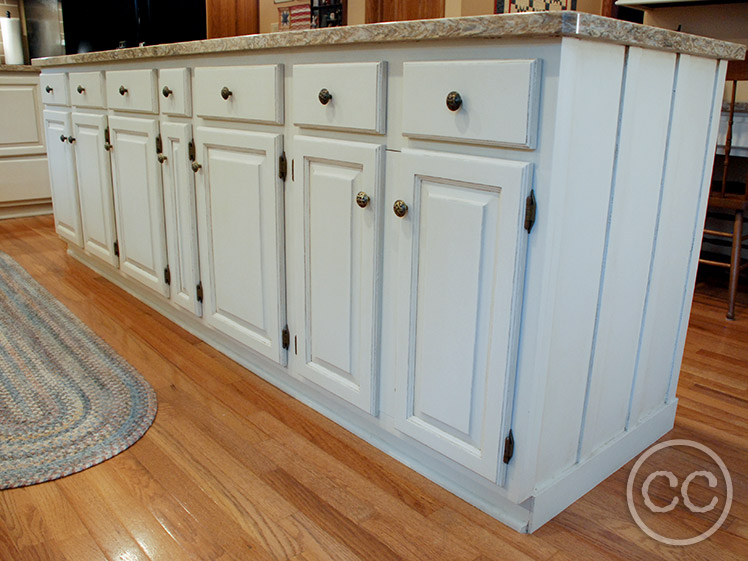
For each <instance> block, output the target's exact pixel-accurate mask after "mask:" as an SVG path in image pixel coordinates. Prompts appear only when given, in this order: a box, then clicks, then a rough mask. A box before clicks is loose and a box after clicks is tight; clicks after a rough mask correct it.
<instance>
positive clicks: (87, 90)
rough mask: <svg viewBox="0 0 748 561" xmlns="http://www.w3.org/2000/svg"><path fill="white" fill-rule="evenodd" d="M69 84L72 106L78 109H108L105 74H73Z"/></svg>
mask: <svg viewBox="0 0 748 561" xmlns="http://www.w3.org/2000/svg"><path fill="white" fill-rule="evenodd" d="M68 84H69V86H70V87H69V91H70V101H71V103H72V105H74V106H76V107H95V108H105V107H106V98H105V97H104V73H103V72H71V73H70V80H69V81H68Z"/></svg>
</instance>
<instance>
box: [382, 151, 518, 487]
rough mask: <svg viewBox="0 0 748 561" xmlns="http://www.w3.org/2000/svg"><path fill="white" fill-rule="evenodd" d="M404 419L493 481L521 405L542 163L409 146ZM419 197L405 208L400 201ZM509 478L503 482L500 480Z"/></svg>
mask: <svg viewBox="0 0 748 561" xmlns="http://www.w3.org/2000/svg"><path fill="white" fill-rule="evenodd" d="M398 169H399V171H398V181H397V182H396V185H395V186H393V188H392V189H391V191H390V197H389V198H388V201H387V203H388V212H387V215H386V216H387V217H386V219H385V220H386V222H385V227H386V228H387V229H388V230H390V231H394V232H396V233H397V235H396V239H397V242H396V244H397V246H396V249H397V252H396V254H392V255H388V256H387V259H388V261H387V262H386V263H385V267H387V266H388V265H390V266H393V267H395V268H396V271H397V273H396V279H397V281H396V282H397V288H396V300H397V301H396V303H394V306H395V310H396V317H397V319H396V326H395V328H396V333H397V336H396V341H397V343H396V345H397V348H396V350H395V355H396V385H397V387H396V393H395V395H396V402H397V411H396V418H395V426H396V428H397V429H399V430H400V431H402V432H403V433H405V434H407V435H409V436H411V437H413V438H415V439H416V440H419V441H420V442H422V443H424V444H426V445H428V446H429V447H431V448H433V449H434V450H436V451H438V452H440V453H442V454H444V455H445V456H447V457H449V458H451V459H452V460H454V461H456V462H458V463H460V464H462V465H464V466H466V467H467V468H469V469H471V470H473V471H475V472H476V473H479V474H480V475H482V476H483V477H486V478H488V479H490V480H492V481H496V480H497V478H501V477H502V473H501V472H500V470H499V466H503V464H500V463H499V454H500V452H501V448H502V443H503V441H504V439H505V437H506V436H507V432H508V427H509V418H510V412H511V404H512V394H513V381H514V370H515V354H516V353H515V351H516V341H517V331H518V329H519V322H518V318H519V313H520V301H521V287H522V275H523V269H524V262H525V240H526V237H527V232H526V231H525V230H524V228H523V226H524V210H525V198H526V196H527V194H528V191H529V185H530V170H531V168H530V164H527V163H520V162H510V161H506V160H498V159H489V158H479V157H469V156H453V155H448V154H441V153H430V152H417V151H411V150H403V153H402V155H401V156H400V161H399V166H398ZM392 198H397V199H398V200H401V201H403V202H405V203H406V204H407V207H408V210H407V214H405V216H403V217H398V216H396V215H395V214H394V213H393V210H392V201H391V200H390V199H392ZM499 480H500V479H499Z"/></svg>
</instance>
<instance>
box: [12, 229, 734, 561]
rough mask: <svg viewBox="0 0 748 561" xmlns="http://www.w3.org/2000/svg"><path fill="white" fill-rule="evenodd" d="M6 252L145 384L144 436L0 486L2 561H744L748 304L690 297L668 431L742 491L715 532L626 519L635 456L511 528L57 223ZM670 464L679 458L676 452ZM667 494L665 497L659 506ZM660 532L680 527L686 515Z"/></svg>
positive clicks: (19, 236)
mask: <svg viewBox="0 0 748 561" xmlns="http://www.w3.org/2000/svg"><path fill="white" fill-rule="evenodd" d="M0 250H2V251H4V252H6V253H8V254H9V255H11V256H12V257H13V258H14V259H16V261H18V263H20V264H21V265H22V266H23V267H24V268H25V269H26V270H27V271H28V272H29V273H30V274H31V275H32V276H34V277H35V278H36V279H37V280H38V281H39V282H40V283H41V284H42V285H44V286H45V287H46V288H47V289H48V290H49V291H50V292H51V293H52V294H53V295H54V296H55V297H57V298H58V299H59V300H60V301H62V302H63V303H64V304H65V305H66V306H68V307H69V308H70V309H71V310H72V311H73V313H75V315H77V316H78V317H79V318H81V319H82V320H83V321H84V322H85V323H87V324H88V325H89V326H90V327H91V328H92V329H93V330H94V331H95V332H96V333H98V334H99V335H100V336H101V337H103V338H104V339H105V340H106V341H107V342H108V343H109V344H110V345H111V346H112V347H113V348H114V349H115V350H116V351H117V352H119V353H120V354H121V355H122V356H124V357H125V358H126V359H127V360H128V361H129V362H130V363H131V364H133V366H135V368H137V369H138V370H139V371H140V372H141V373H142V374H143V375H144V376H145V377H146V378H147V379H148V380H149V381H150V383H151V384H152V385H153V386H154V388H155V389H156V391H157V393H158V398H159V413H158V417H157V419H156V422H155V423H154V425H153V427H152V428H151V429H150V430H149V431H148V433H147V434H146V435H145V437H144V438H143V439H141V440H140V441H139V442H138V443H136V444H135V445H134V446H133V447H131V448H130V449H129V450H127V451H125V452H123V453H122V454H120V455H118V456H116V457H115V458H113V459H111V460H109V461H107V462H105V463H103V464H101V465H99V466H96V467H93V468H91V469H88V470H86V471H84V472H81V473H79V474H76V475H72V476H70V477H66V478H63V479H60V480H57V481H53V482H48V483H44V484H41V485H35V486H31V487H26V488H22V489H14V490H7V491H0V560H1V561H26V560H28V561H32V560H50V561H99V560H109V561H114V560H122V561H144V560H153V561H156V560H168V561H180V560H182V559H186V560H187V559H189V560H193V559H194V560H200V561H213V560H222V561H223V560H226V561H228V560H236V561H246V560H258V561H266V560H290V561H312V560H328V559H333V560H345V561H349V560H350V561H353V560H357V559H367V560H369V559H370V560H376V561H386V560H428V561H437V560H442V559H443V560H449V561H461V560H464V561H489V560H503V559H506V560H512V561H523V560H530V559H537V560H548V561H570V560H572V559H574V560H579V559H595V560H624V559H626V560H629V559H635V560H648V561H649V560H656V559H663V560H675V559H704V560H707V559H709V560H710V561H714V560H732V559H734V560H739V559H745V558H746V555H747V552H748V497H747V495H746V492H748V307H746V306H744V305H741V306H740V307H739V308H738V314H737V317H738V319H737V321H734V322H727V321H726V320H725V318H724V315H725V312H724V307H725V306H724V302H722V301H720V300H718V299H715V298H713V297H712V296H709V295H705V294H702V293H700V292H699V293H697V298H696V302H695V304H694V307H693V313H692V315H691V322H690V327H689V334H688V340H687V345H686V353H685V359H684V363H683V372H682V375H681V381H680V385H679V388H678V395H679V398H680V404H679V407H678V416H677V418H676V426H675V429H674V430H673V431H672V432H671V433H669V434H668V435H666V437H664V439H663V440H668V439H671V438H688V439H693V440H695V441H698V442H701V443H704V444H706V445H707V446H709V447H710V448H712V449H713V450H714V451H715V452H717V453H718V454H719V455H720V456H721V457H722V458H723V459H724V460H725V462H726V464H727V466H728V468H729V470H730V472H731V474H732V479H733V484H734V488H735V495H734V502H733V505H732V510H731V513H730V515H729V517H728V518H727V520H726V521H725V524H724V525H723V526H722V528H721V529H720V530H719V531H718V532H716V533H715V534H714V535H713V536H712V537H711V538H709V539H707V540H706V541H703V542H701V543H699V544H696V545H693V546H689V547H685V548H679V547H674V546H666V545H662V544H660V543H659V542H657V541H655V540H653V539H651V538H650V537H648V536H647V535H645V534H644V533H643V532H642V531H641V530H640V529H639V528H638V527H637V526H636V525H635V524H634V522H633V520H632V517H631V515H630V513H629V510H628V507H627V503H626V481H627V478H628V475H629V472H630V470H631V467H632V465H633V461H632V462H631V463H629V464H628V465H627V466H625V467H624V468H622V469H621V470H619V471H618V472H617V473H615V474H614V475H612V476H611V477H610V478H608V479H607V480H606V481H605V482H604V483H603V484H601V485H599V486H598V487H597V488H595V489H594V490H593V491H591V492H590V493H589V494H587V495H586V496H585V497H583V498H582V499H581V500H579V501H577V502H576V503H575V504H574V505H572V506H571V507H570V508H569V509H567V510H566V511H565V512H563V513H562V514H561V515H559V516H558V517H556V518H555V519H554V520H552V521H551V522H549V523H548V524H547V525H545V526H544V527H542V528H541V529H540V530H538V531H537V532H536V533H535V534H533V535H529V536H528V535H521V534H518V533H516V532H514V531H513V530H510V529H509V528H507V527H505V526H504V525H502V524H501V523H499V522H497V521H495V520H493V519H492V518H490V517H489V516H488V515H486V514H483V513H482V512H480V511H478V510H477V509H475V508H473V507H471V506H470V505H468V504H467V503H465V502H463V501H462V500H460V499H458V498H456V497H454V496H453V495H451V494H450V493H448V492H446V491H444V490H443V489H441V488H440V487H438V486H436V485H435V484H433V483H431V482H429V481H428V480H426V479H424V478H423V477H421V476H419V475H417V474H416V473H414V472H412V471H411V470H409V469H408V468H406V467H404V466H403V465H401V464H399V463H398V462H396V461H394V460H392V459H390V458H389V457H388V456H386V455H385V454H383V453H382V452H379V451H378V450H376V449H375V448H373V447H371V446H369V445H368V444H366V443H364V442H363V441H361V440H359V439H358V438H356V437H354V436H352V435H351V434H349V433H347V432H346V431H345V430H343V429H341V428H339V427H338V426H337V425H335V424H333V423H332V422H330V421H328V420H327V419H325V418H324V417H322V416H321V415H319V414H317V413H315V412H313V411H312V410H311V409H309V408H307V407H305V406H303V405H301V404H300V403H299V402H297V401H295V400H293V399H292V398H290V397H288V396H286V395H285V394H283V393H282V392H280V391H279V390H276V389H275V388H274V387H272V386H270V385H269V384H267V383H265V382H263V381H262V380H260V379H259V378H257V377H255V376H253V375H252V374H251V373H249V372H248V371H246V370H245V369H243V368H241V367H240V366H238V365H236V364H235V363H233V362H232V361H230V360H229V359H227V358H225V357H224V356H223V355H221V354H220V353H218V352H217V351H215V350H213V349H212V348H211V347H209V346H208V345H206V344H204V343H202V342H201V341H200V340H198V339H197V338H195V337H193V336H191V335H189V334H188V333H186V332H185V331H184V330H182V329H180V328H179V327H177V326H175V325H174V324H172V323H171V322H169V321H168V320H166V319H164V318H162V317H161V316H159V315H158V314H157V313H155V312H153V311H151V310H150V309H149V308H147V307H146V306H145V305H143V304H141V303H140V302H139V301H137V300H136V299H134V298H133V297H131V296H129V295H128V294H126V293H125V292H123V291H122V290H120V289H118V288H116V287H114V286H113V285H112V284H110V283H109V282H107V281H105V280H104V279H102V278H101V277H99V276H98V275H96V274H95V273H93V272H92V271H90V270H89V269H87V268H85V267H84V266H82V265H80V264H78V263H77V262H76V261H74V260H73V259H71V258H69V257H67V256H66V254H65V251H64V245H63V243H62V242H60V241H59V240H58V239H57V237H56V236H55V234H54V232H53V227H52V219H51V217H41V218H27V219H14V220H6V221H0ZM668 461H669V462H671V463H674V464H679V465H684V466H690V465H692V464H693V462H694V459H693V456H692V455H689V453H688V452H687V451H682V450H680V449H673V450H672V451H671V453H670V454H669V456H668ZM664 502H665V504H666V503H667V500H665V501H664ZM677 512H680V511H673V513H670V514H669V517H670V518H669V519H668V520H669V522H668V523H669V524H670V527H672V528H675V529H676V530H679V531H684V530H689V529H692V528H693V527H694V525H695V524H697V523H696V522H694V521H693V520H691V519H689V514H688V512H687V511H685V510H684V511H683V512H681V514H676V513H677Z"/></svg>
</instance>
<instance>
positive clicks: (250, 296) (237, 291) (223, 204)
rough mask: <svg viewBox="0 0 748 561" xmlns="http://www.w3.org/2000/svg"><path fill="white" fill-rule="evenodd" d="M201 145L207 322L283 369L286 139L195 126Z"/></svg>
mask: <svg viewBox="0 0 748 561" xmlns="http://www.w3.org/2000/svg"><path fill="white" fill-rule="evenodd" d="M195 139H196V141H197V161H198V162H199V164H200V165H201V166H202V167H201V168H200V169H199V170H198V171H197V179H196V185H197V211H198V236H199V239H200V267H201V278H202V283H203V298H204V300H203V317H204V318H205V321H206V322H207V324H208V325H210V326H211V327H213V328H214V329H216V330H218V331H220V332H221V333H224V334H225V335H228V336H229V337H231V338H233V339H234V340H236V341H238V342H239V343H241V344H243V345H245V346H247V347H249V348H250V349H253V350H255V351H257V352H258V353H260V354H262V355H264V356H266V357H267V358H269V359H271V360H274V361H275V362H279V363H281V364H285V362H286V351H285V350H284V349H283V348H282V344H281V341H282V336H281V332H282V330H283V328H284V327H285V317H286V310H285V257H284V250H283V247H284V235H283V224H284V221H283V191H282V189H283V182H282V181H281V180H280V179H279V178H278V157H279V156H280V154H281V150H282V136H281V135H279V134H269V133H257V132H248V131H241V130H229V129H220V128H212V127H197V129H196V131H195Z"/></svg>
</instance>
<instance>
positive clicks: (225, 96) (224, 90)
mask: <svg viewBox="0 0 748 561" xmlns="http://www.w3.org/2000/svg"><path fill="white" fill-rule="evenodd" d="M233 93H234V92H232V91H231V90H230V89H228V88H227V87H226V86H223V87H222V88H221V97H222V98H223V99H228V98H230V97H231V94H233Z"/></svg>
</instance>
